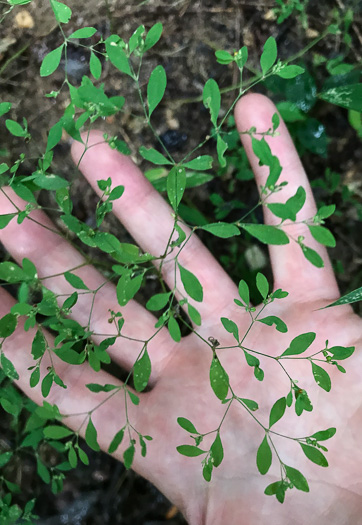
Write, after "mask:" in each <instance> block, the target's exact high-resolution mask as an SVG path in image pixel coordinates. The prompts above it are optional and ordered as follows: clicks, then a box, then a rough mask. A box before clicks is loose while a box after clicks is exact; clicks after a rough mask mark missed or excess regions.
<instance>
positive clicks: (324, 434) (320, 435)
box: [309, 427, 337, 441]
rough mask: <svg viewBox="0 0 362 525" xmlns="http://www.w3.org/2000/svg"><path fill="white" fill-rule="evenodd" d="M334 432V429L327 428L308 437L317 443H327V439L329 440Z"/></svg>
mask: <svg viewBox="0 0 362 525" xmlns="http://www.w3.org/2000/svg"><path fill="white" fill-rule="evenodd" d="M336 431H337V430H336V428H334V427H330V428H327V430H319V432H315V433H314V434H312V435H311V436H309V437H310V438H312V439H316V440H317V441H327V439H330V438H331V437H333V436H334V435H335V433H336Z"/></svg>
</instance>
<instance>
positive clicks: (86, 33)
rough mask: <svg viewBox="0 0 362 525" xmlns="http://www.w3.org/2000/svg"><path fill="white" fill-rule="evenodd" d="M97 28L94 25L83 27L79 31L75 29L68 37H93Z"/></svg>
mask: <svg viewBox="0 0 362 525" xmlns="http://www.w3.org/2000/svg"><path fill="white" fill-rule="evenodd" d="M96 32H97V30H96V29H95V28H94V27H82V28H81V29H78V30H77V31H74V33H72V34H71V35H69V36H68V38H90V37H92V36H93V35H94V34H95V33H96Z"/></svg>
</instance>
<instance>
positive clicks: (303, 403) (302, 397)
mask: <svg viewBox="0 0 362 525" xmlns="http://www.w3.org/2000/svg"><path fill="white" fill-rule="evenodd" d="M294 408H295V413H296V414H297V416H300V415H302V413H303V411H304V410H305V411H306V412H312V410H313V405H312V403H311V402H310V399H309V397H308V394H307V392H306V391H305V390H302V392H298V393H296V400H295V407H294Z"/></svg>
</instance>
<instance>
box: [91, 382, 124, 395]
mask: <svg viewBox="0 0 362 525" xmlns="http://www.w3.org/2000/svg"><path fill="white" fill-rule="evenodd" d="M85 386H86V387H87V388H88V390H90V391H91V392H95V393H98V392H111V391H112V390H116V389H117V388H119V386H117V385H110V384H106V385H99V384H98V383H88V384H87V385H85Z"/></svg>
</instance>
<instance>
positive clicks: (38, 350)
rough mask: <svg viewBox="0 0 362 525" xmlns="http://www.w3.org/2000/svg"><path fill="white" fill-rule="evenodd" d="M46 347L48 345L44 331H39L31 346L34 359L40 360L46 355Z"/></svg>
mask: <svg viewBox="0 0 362 525" xmlns="http://www.w3.org/2000/svg"><path fill="white" fill-rule="evenodd" d="M46 347H47V343H46V340H45V337H44V334H43V332H42V330H40V329H38V330H37V332H36V334H35V336H34V339H33V342H32V345H31V355H32V356H33V359H40V358H41V357H42V356H43V355H44V353H45V350H46Z"/></svg>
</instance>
